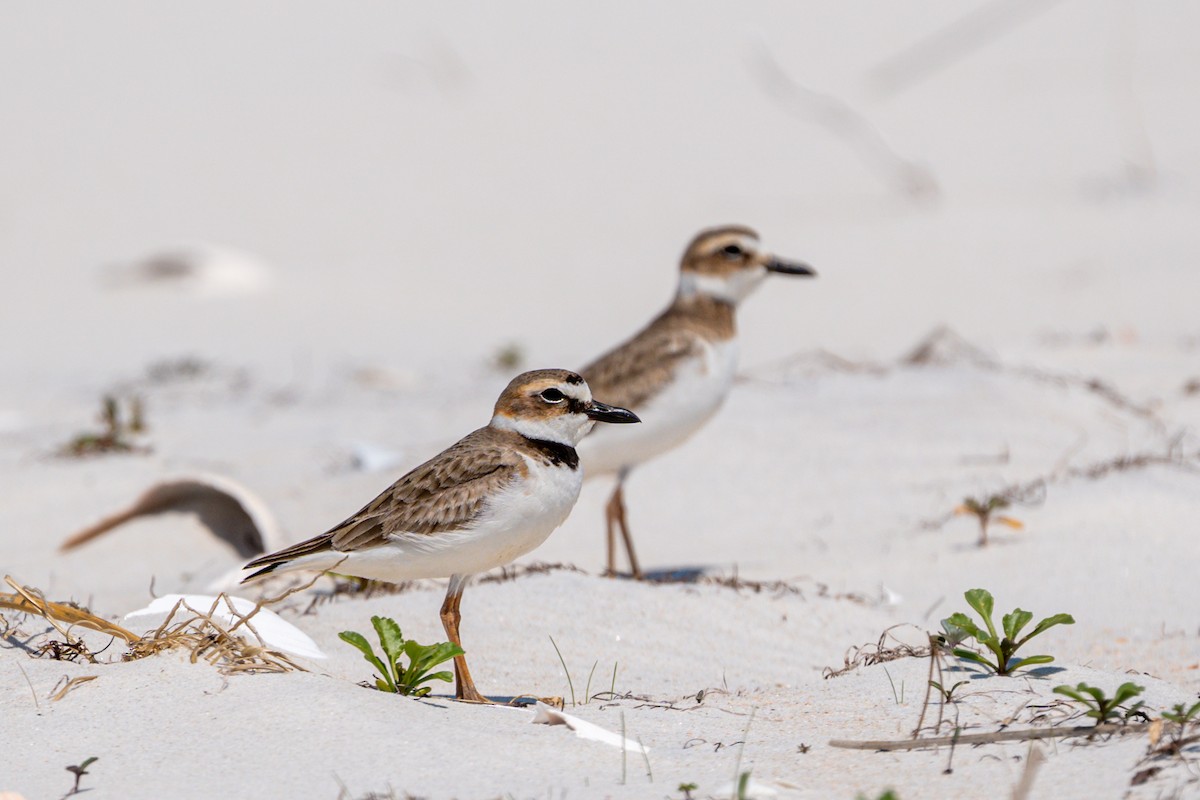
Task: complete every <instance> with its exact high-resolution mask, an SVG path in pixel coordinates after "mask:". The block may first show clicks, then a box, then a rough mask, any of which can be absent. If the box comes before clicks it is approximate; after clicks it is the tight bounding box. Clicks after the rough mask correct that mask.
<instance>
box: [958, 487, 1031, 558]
mask: <svg viewBox="0 0 1200 800" xmlns="http://www.w3.org/2000/svg"><path fill="white" fill-rule="evenodd" d="M1011 505H1012V503H1011V501H1009V499H1008V498H1007V497H1005V496H1003V495H999V494H994V495H990V496H988V497H983V498H976V497H966V498H964V499H963V501H962V504H961V505H959V506H958V507H957V508H955V509H954V513H955V514H958V515H965V516H972V517H975V519H976V520H978V521H979V542H978V544H979V546H980V547H987V543H988V527H990V526H991V524H992V523H993V522H995V523H998V524H1000V525H1006V526H1008V527H1009V528H1012V529H1014V530H1021V529H1022V528H1024V527H1025V523H1023V522H1021V520H1019V519H1013V518H1012V517H1007V516H1002V515H999V514H997V513H996V512H997V511H1000V510H1002V509H1005V508H1008V507H1009V506H1011Z"/></svg>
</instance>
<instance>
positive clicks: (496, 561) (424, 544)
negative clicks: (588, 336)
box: [243, 369, 639, 703]
mask: <svg viewBox="0 0 1200 800" xmlns="http://www.w3.org/2000/svg"><path fill="white" fill-rule="evenodd" d="M638 421H639V420H638V418H637V416H636V415H635V414H633V413H632V412H630V411H627V410H625V409H623V408H617V407H614V406H609V405H605V404H604V403H601V402H598V401H596V400H593V399H592V393H591V390H590V389H589V388H588V385H587V383H585V382H584V380H583V378H581V377H580V376H579V375H577V374H575V373H574V372H569V371H567V370H561V369H542V370H535V371H533V372H526V373H523V374H521V375H518V376H517V377H515V378H513V380H512V382H511V383H509V384H508V388H506V389H505V390H504V392H503V393H502V394H501V395H500V399H499V400H497V401H496V407H495V410H494V411H493V414H492V419H491V422H489V423H488V424H487V425H486V426H484V427H482V428H480V429H479V430H477V431H474V432H473V433H469V434H467V435H466V436H465V437H463V438H462V439H460V440H459V441H458V442H457V443H456V444H454V445H452V446H450V447H449V448H447V449H446V450H445V451H443V452H441V453H439V454H438V455H436V456H434V457H433V458H431V459H430V460H429V461H426V462H425V463H424V464H422V465H421V466H419V467H417V468H416V469H414V470H412V471H411V472H409V473H408V474H406V475H404V476H403V477H402V478H400V480H398V481H396V482H395V483H393V484H392V485H391V486H389V487H388V488H387V489H385V490H384V491H383V493H382V494H380V495H379V496H378V497H376V498H375V499H374V500H372V501H371V502H370V503H368V504H367V505H366V506H364V507H363V508H362V509H361V510H360V511H359V512H358V513H356V514H354V515H353V516H351V517H349V518H348V519H346V520H345V521H344V522H341V523H339V524H337V525H335V526H333V527H332V528H330V529H329V530H328V531H326V532H325V533H323V534H321V535H320V536H315V537H313V538H312V539H308V540H307V541H304V542H300V543H299V544H295V545H292V546H291V547H288V548H285V549H283V550H280V551H279V552H277V553H271V554H269V555H264V556H261V557H259V558H256V559H254V560H253V561H251V562H250V563H249V564H247V565H246V568H247V569H253V568H259V569H258V571H257V572H255V573H254V574H252V575H249V576H248V577H246V578H245V579H244V580H243V583H244V582H245V581H248V580H252V579H254V578H257V577H259V576H260V575H265V574H268V573H271V572H276V571H280V570H284V571H286V570H296V569H307V570H335V571H337V572H339V573H343V574H346V575H356V576H358V577H361V578H373V579H375V580H382V581H391V582H397V581H404V580H413V579H416V578H444V577H449V578H450V586H449V588H448V589H447V591H446V599H445V602H443V603H442V610H441V618H442V626H443V627H444V628H445V630H446V635H447V636H448V637H449V638H450V641H451V642H453V643H454V644H456V645H459V646H460V647H461V646H462V640H461V639H460V637H459V633H458V625H459V621H460V620H461V618H462V617H461V614H460V612H459V604H460V603H461V601H462V593H463V589H464V588H466V585H467V583H468V582H469V581H470V579H471V577H472V576H473V575H475V574H476V573H480V572H484V571H486V570H489V569H492V568H494V567H498V566H501V565H503V564H507V563H509V562H511V561H513V560H514V559H516V558H518V557H519V556H522V555H524V554H525V553H528V552H529V551H530V550H532V549H534V548H535V547H537V546H538V545H540V544H541V543H542V542H544V541H545V540H546V537H547V536H549V535H550V533H551V532H552V531H553V530H554V529H555V528H557V527H558V526H559V525H561V524H562V522H563V520H565V519H566V518H567V514H569V513H570V511H571V508H572V507H573V506H574V505H575V500H576V499H577V498H578V497H579V488H580V486H581V485H582V483H583V474H582V472H581V470H580V469H579V456H578V455H577V454H576V452H575V445H576V444H578V443H579V440H580V439H582V438H583V437H584V435H585V434H587V432H588V431H590V430H591V428H592V425H593V424H594V423H596V422H618V423H620V422H638ZM454 675H455V696H456V697H457V698H458V699H459V700H466V701H469V702H476V703H487V702H490V701H489V700H488V699H487V698H486V697H484V696H483V695H481V694H480V693H479V692H478V690H476V688H475V683H474V681H472V680H471V673H470V671H469V670H468V669H467V661H466V657H465V656H458V657H456V658H455V659H454Z"/></svg>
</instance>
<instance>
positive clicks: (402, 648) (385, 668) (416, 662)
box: [338, 617, 465, 697]
mask: <svg viewBox="0 0 1200 800" xmlns="http://www.w3.org/2000/svg"><path fill="white" fill-rule="evenodd" d="M371 625H372V627H374V628H375V633H376V634H377V635H378V636H379V644H380V647H381V649H382V650H383V658H382V659H380V658H379V656H377V655H375V650H374V648H372V647H371V643H370V642H368V641H367V638H366V637H365V636H363V635H362V634H361V633H357V632H355V631H342V632H341V633H339V634H338V638H340V639H341V640H342V641H343V642H346V643H347V644H349V645H352V646H354V647H356V648H357V649H358V650H359V651H360V652H361V653H362V654H363V658H365V659H366V660H367V663H368V664H370V665H371V666H373V667H375V669H376V671H377V672H378V673H379V677H377V678H376V679H375V688H376V689H378V690H379V691H381V692H395V693H396V694H404V695H411V696H413V697H424V696H425V695H427V694H429V693H430V692H431V691H432V687H430V686H424V685H422V684H425V683H428V682H429V681H445V682H446V683H449V682H451V681H453V680H454V673H452V672H448V671H441V672H434V671H433V670H434V668H436V667H437V666H438V665H439V664H443V663H445V662H446V661H449V660H450V659H452V658H454V657H455V656H461V655H464V654H465V651H464V650H463V649H462V648H461V647H459V646H458V645H456V644H451V643H450V642H438V643H437V644H428V645H426V644H417V643H416V642H415V641H413V640H411V639H409V640H405V638H404V635H403V634H402V633H401V632H400V626H399V625H397V624H396V621H395V620H394V619H392V618H391V617H371ZM405 656H407V657H408V664H407V665H405V664H404V661H403V660H404V657H405Z"/></svg>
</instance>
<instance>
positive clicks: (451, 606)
mask: <svg viewBox="0 0 1200 800" xmlns="http://www.w3.org/2000/svg"><path fill="white" fill-rule="evenodd" d="M470 580H471V576H470V575H451V576H450V586H449V588H447V589H446V600H445V601H444V602H443V603H442V612H441V617H442V627H443V628H445V630H446V636H447V637H448V638H449V639H450V641H451V643H452V644H456V645H458V646H459V647H462V639H461V638H459V635H458V623H459V621H460V620H461V619H462V614H461V613H460V612H459V610H458V607H459V605H460V604H461V603H462V593H463V589H465V588H466V587H467V583H468V582H469V581H470ZM454 696H455V697H456V698H458V699H459V700H462V701H463V702H466V703H490V702H492V701H491V700H489V699H487V698H486V697H484V696H483V695H481V694H480V693H479V690H477V689H476V688H475V681H473V680H471V671H470V670H469V669H467V657H466V656H455V657H454Z"/></svg>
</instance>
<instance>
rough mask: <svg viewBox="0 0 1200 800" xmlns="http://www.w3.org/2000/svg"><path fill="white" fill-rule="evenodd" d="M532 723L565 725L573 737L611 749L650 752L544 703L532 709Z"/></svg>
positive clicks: (648, 749)
mask: <svg viewBox="0 0 1200 800" xmlns="http://www.w3.org/2000/svg"><path fill="white" fill-rule="evenodd" d="M532 721H533V723H534V724H535V725H566V726H567V727H568V728H570V729H571V730H573V731H575V735H576V736H578V737H579V738H580V739H590V740H591V741H593V742H603V743H604V744H610V745H612V746H613V747H624V748H625V749H626V750H627V751H629V752H630V753H649V752H650V748H649V747H643V746H642V745H640V744H638V743H637V742H635V741H633V740H632V739H625V738H623V737H622V736H621V734H619V733H613V732H612V731H609V730H605V729H604V728H601V727H600V726H599V725H596V724H594V723H591V722H588V721H587V720H583V719H580V718H579V717H574V716H571V715H570V714H564V713H563V712H562V711H559V710H558V709H555V708H551V707H550V706H548V705H546V704H545V703H538V704H537V706H536V707H535V708H534V712H533V720H532Z"/></svg>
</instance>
